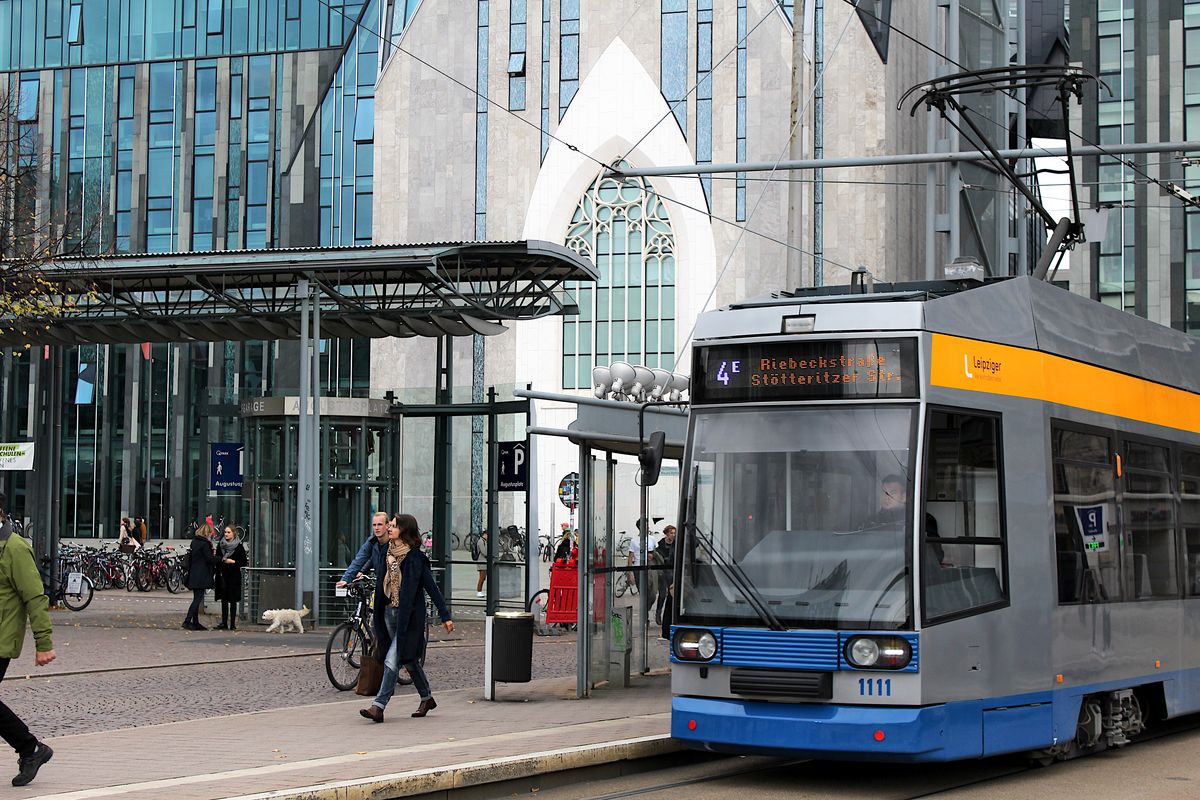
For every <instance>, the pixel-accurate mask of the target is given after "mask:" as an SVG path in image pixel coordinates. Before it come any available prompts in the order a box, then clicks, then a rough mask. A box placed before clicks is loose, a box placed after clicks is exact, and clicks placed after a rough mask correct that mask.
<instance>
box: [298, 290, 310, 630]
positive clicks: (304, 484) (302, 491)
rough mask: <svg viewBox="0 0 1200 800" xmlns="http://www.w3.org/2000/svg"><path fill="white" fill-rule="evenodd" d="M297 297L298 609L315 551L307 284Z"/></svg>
mask: <svg viewBox="0 0 1200 800" xmlns="http://www.w3.org/2000/svg"><path fill="white" fill-rule="evenodd" d="M296 296H297V298H298V299H299V300H300V404H299V408H298V409H297V413H298V415H299V422H298V424H297V433H298V435H299V442H298V445H299V446H298V448H297V454H296V455H297V458H296V545H295V550H296V551H295V574H296V606H295V607H296V608H301V607H302V606H303V605H304V584H305V583H306V581H305V569H306V568H305V554H306V552H309V551H311V549H312V519H311V517H309V515H308V511H309V503H310V502H311V500H310V498H309V483H308V479H309V471H308V451H309V441H308V438H309V433H310V431H309V427H308V401H309V394H310V393H309V385H308V380H309V377H310V376H311V374H312V373H311V370H310V369H309V365H308V358H309V355H308V347H309V341H308V296H309V292H308V281H307V280H302V281H300V282H299V283H298V284H297V285H296Z"/></svg>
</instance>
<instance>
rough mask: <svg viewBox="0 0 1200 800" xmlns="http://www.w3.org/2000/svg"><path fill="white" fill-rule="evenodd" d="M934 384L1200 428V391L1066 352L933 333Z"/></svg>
mask: <svg viewBox="0 0 1200 800" xmlns="http://www.w3.org/2000/svg"><path fill="white" fill-rule="evenodd" d="M929 367H930V369H929V383H930V384H931V385H933V386H941V387H945V388H947V389H965V390H966V391H970V392H987V393H989V394H1002V395H1008V396H1011V397H1025V398H1029V399H1031V400H1043V401H1045V402H1047V403H1058V404H1060V405H1064V406H1073V407H1074V408H1082V409H1086V410H1088V411H1095V412H1097V413H1099V414H1111V415H1113V416H1117V417H1126V418H1128V419H1135V420H1139V421H1141V422H1148V423H1150V424H1152V425H1162V426H1163V427H1167V428H1176V429H1179V430H1187V431H1194V432H1200V395H1197V394H1195V393H1193V392H1188V391H1185V390H1183V389H1174V388H1172V387H1170V386H1163V385H1162V384H1160V383H1155V382H1153V381H1148V380H1145V379H1142V378H1134V377H1132V376H1130V375H1125V374H1122V373H1120V372H1114V371H1113V370H1110V369H1105V368H1103V367H1097V366H1093V365H1091V364H1084V363H1082V362H1079V361H1073V360H1071V359H1069V358H1063V357H1062V356H1056V355H1051V354H1049V353H1041V352H1038V351H1036V350H1026V349H1025V348H1021V347H1010V346H1009V345H1004V344H995V343H993V342H980V341H976V340H974V339H963V338H960V337H957V336H948V335H946V334H941V333H935V334H933V346H932V348H931V355H930V365H929Z"/></svg>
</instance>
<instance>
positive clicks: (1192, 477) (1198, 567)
mask: <svg viewBox="0 0 1200 800" xmlns="http://www.w3.org/2000/svg"><path fill="white" fill-rule="evenodd" d="M1179 473H1180V474H1179V501H1180V502H1179V529H1180V531H1181V532H1182V534H1183V548H1184V554H1185V556H1184V557H1185V559H1186V562H1185V564H1184V566H1185V568H1186V569H1185V571H1184V574H1185V575H1187V585H1186V586H1185V587H1184V588H1185V589H1186V592H1187V594H1188V595H1189V596H1190V597H1197V596H1200V453H1192V452H1187V451H1184V452H1182V453H1180V454H1179Z"/></svg>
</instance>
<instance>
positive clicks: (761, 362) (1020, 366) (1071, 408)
mask: <svg viewBox="0 0 1200 800" xmlns="http://www.w3.org/2000/svg"><path fill="white" fill-rule="evenodd" d="M951 288H953V290H951ZM845 291H849V290H848V289H847V290H845ZM845 291H843V293H841V294H837V293H831V292H830V291H829V290H825V292H824V293H823V292H821V291H820V290H814V291H812V292H809V293H797V294H796V295H783V296H772V297H769V298H765V299H762V300H758V301H748V302H744V303H740V304H737V305H733V306H729V307H726V308H722V309H720V310H717V311H713V312H709V313H706V314H704V315H702V316H701V318H700V320H699V321H698V324H697V328H696V333H695V339H694V349H693V352H692V370H693V377H692V383H691V390H692V406H691V414H690V421H689V431H688V439H687V443H686V452H685V460H684V467H683V469H684V480H683V482H682V483H683V488H682V491H681V512H680V517H679V518H680V519H681V520H682V521H683V523H684V524H683V525H681V526H680V539H679V542H678V545H677V551H676V565H675V570H676V571H675V587H676V591H675V594H674V602H675V607H674V615H675V616H674V620H675V625H674V628H673V630H672V636H671V661H672V670H671V671H672V675H671V685H672V695H673V697H672V715H671V733H672V736H673V737H674V738H675V739H677V740H679V741H681V742H683V743H684V744H686V745H687V746H690V747H695V748H701V749H707V750H713V751H724V752H735V753H762V754H777V755H803V756H812V757H820V758H846V759H861V760H888V761H948V760H953V759H966V758H978V757H985V756H991V755H998V754H1002V753H1028V754H1029V755H1030V757H1032V758H1034V759H1036V760H1039V761H1043V762H1049V761H1052V760H1056V759H1065V758H1070V757H1073V756H1076V755H1080V754H1085V753H1089V752H1093V751H1096V750H1099V749H1103V748H1107V747H1118V746H1121V745H1124V744H1126V743H1128V742H1129V741H1131V740H1132V739H1133V738H1134V737H1136V736H1137V735H1138V734H1139V733H1141V732H1142V731H1143V730H1144V729H1145V728H1146V726H1147V725H1148V724H1152V723H1153V722H1154V721H1156V720H1160V719H1164V718H1167V717H1173V716H1177V715H1182V714H1188V713H1191V712H1195V711H1197V710H1200V613H1197V612H1200V342H1198V341H1197V340H1195V339H1193V338H1191V337H1188V336H1186V335H1184V334H1181V333H1177V332H1175V331H1172V330H1169V329H1167V328H1164V327H1162V326H1158V325H1156V324H1153V323H1150V322H1147V321H1146V320H1143V319H1140V318H1138V317H1135V316H1133V315H1131V314H1126V313H1124V312H1121V311H1118V310H1115V309H1112V308H1108V307H1106V306H1104V305H1102V304H1100V303H1097V302H1094V301H1091V300H1089V299H1087V298H1083V297H1080V296H1077V295H1074V294H1071V293H1069V292H1067V291H1064V290H1063V289H1060V288H1058V287H1055V286H1053V285H1051V284H1048V283H1045V282H1042V281H1037V280H1035V279H1033V278H1028V277H1020V278H1012V279H1008V280H1000V281H994V282H991V281H989V282H987V283H980V284H977V283H972V284H966V283H963V284H957V285H955V286H953V287H951V286H949V285H947V284H939V285H933V284H930V285H921V286H906V285H896V286H893V287H889V288H888V290H887V291H880V292H876V293H867V294H847V293H845Z"/></svg>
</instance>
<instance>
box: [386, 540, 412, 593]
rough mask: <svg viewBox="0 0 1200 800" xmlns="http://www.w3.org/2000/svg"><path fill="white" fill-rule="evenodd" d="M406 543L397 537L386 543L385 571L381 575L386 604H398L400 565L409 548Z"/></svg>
mask: <svg viewBox="0 0 1200 800" xmlns="http://www.w3.org/2000/svg"><path fill="white" fill-rule="evenodd" d="M411 549H412V548H410V547H409V546H408V545H406V544H405V543H404V542H402V541H400V540H399V539H397V540H396V541H394V542H391V543H390V544H388V551H387V573H386V574H385V575H384V576H383V593H384V594H385V595H386V596H387V599H388V605H389V606H390V607H391V608H396V607H397V606H399V605H400V565H401V564H403V563H404V557H405V556H406V555H408V551H409V550H411Z"/></svg>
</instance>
